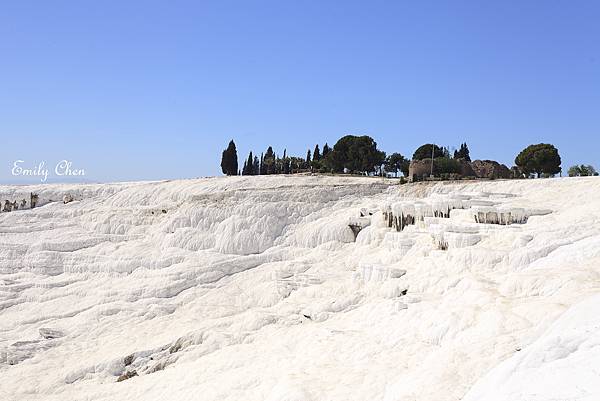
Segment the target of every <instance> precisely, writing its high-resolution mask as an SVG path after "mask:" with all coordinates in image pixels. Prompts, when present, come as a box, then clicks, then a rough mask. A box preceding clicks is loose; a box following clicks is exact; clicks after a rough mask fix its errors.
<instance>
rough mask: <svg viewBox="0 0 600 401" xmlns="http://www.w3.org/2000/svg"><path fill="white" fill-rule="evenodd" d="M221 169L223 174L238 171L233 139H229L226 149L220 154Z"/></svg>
mask: <svg viewBox="0 0 600 401" xmlns="http://www.w3.org/2000/svg"><path fill="white" fill-rule="evenodd" d="M221 170H222V171H223V174H227V175H236V174H237V172H238V159H237V150H236V148H235V143H234V142H233V139H232V140H231V141H229V145H228V146H227V149H225V150H224V151H223V154H222V156H221Z"/></svg>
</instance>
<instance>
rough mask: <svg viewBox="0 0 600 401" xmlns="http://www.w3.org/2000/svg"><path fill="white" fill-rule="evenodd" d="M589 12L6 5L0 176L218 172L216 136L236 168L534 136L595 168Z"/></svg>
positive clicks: (510, 151) (597, 87) (597, 143)
mask: <svg viewBox="0 0 600 401" xmlns="http://www.w3.org/2000/svg"><path fill="white" fill-rule="evenodd" d="M598 21H600V3H599V2H597V1H577V0H575V1H527V0H522V1H496V2H484V1H410V2H409V1H385V2H382V1H360V2H359V1H326V0H325V1H323V0H321V1H281V0H280V1H189V2H183V1H168V2H167V1H98V2H92V1H52V2H48V1H38V2H5V3H4V4H3V6H2V11H1V12H0V52H1V53H0V54H1V57H0V135H1V137H2V142H1V144H0V181H3V182H8V181H11V182H12V181H15V177H12V176H11V167H12V164H13V162H14V161H15V160H19V159H20V160H24V161H25V163H24V164H25V165H27V166H30V167H33V166H35V165H37V164H38V163H39V162H40V161H42V160H43V161H45V162H46V163H47V165H50V166H53V165H54V164H55V163H56V162H58V161H60V160H63V159H67V160H70V161H72V163H73V166H74V167H78V168H84V169H85V171H86V179H88V180H92V181H116V180H138V179H163V178H179V177H181V178H185V177H198V176H207V175H217V174H220V173H221V172H220V168H219V162H220V154H221V152H222V150H223V149H224V148H225V147H226V145H227V142H228V141H229V140H230V139H232V138H233V139H234V140H235V142H236V144H237V145H238V152H239V156H240V163H243V160H244V158H245V156H246V155H247V152H248V151H249V150H251V149H252V150H254V151H255V152H256V151H258V152H260V151H263V150H264V149H266V147H267V146H269V145H272V146H273V147H274V149H275V150H276V152H277V153H282V152H283V149H284V148H287V150H288V154H298V155H305V154H306V150H307V149H308V148H309V147H310V148H311V149H312V148H313V147H314V145H315V143H320V144H321V145H322V144H323V143H324V142H326V141H327V142H328V143H329V144H330V145H332V144H333V143H335V141H336V140H337V139H338V138H339V137H341V136H343V135H345V134H366V135H371V136H373V137H374V138H375V140H376V141H377V143H378V145H379V147H380V148H381V149H382V150H385V151H386V152H388V153H392V152H396V151H397V152H400V153H402V154H405V155H411V154H412V152H413V151H414V149H415V148H416V147H418V146H419V145H421V144H422V143H426V142H436V143H439V144H442V145H447V146H450V147H451V146H458V145H459V144H460V143H461V142H463V141H466V142H467V143H468V144H469V147H470V149H471V155H472V157H474V158H484V159H496V160H499V161H501V162H504V163H507V164H508V165H509V166H510V165H512V163H513V160H514V157H515V155H516V154H517V153H518V152H519V150H521V149H522V148H523V147H525V146H526V145H529V144H531V143H538V142H550V143H554V144H555V145H556V146H557V147H558V148H559V151H560V153H561V156H562V158H563V169H565V170H566V167H568V166H569V165H571V164H574V163H591V164H594V165H596V167H600V151H599V150H600V139H599V138H600V135H598V134H599V129H600V23H598ZM52 168H53V167H52ZM16 180H17V181H19V180H21V181H22V180H23V178H22V177H16Z"/></svg>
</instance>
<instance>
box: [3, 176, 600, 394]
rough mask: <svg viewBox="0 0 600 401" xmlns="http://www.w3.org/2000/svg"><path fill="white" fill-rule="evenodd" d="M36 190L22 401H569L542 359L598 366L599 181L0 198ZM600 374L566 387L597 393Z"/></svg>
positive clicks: (28, 254)
mask: <svg viewBox="0 0 600 401" xmlns="http://www.w3.org/2000/svg"><path fill="white" fill-rule="evenodd" d="M30 192H33V193H37V194H38V195H39V201H38V207H36V208H35V209H31V210H30V209H21V210H16V211H12V212H4V213H0V320H1V322H2V323H1V324H0V374H1V376H2V380H0V394H6V395H7V396H6V397H4V396H3V397H2V398H3V399H8V400H65V399H86V400H114V399H127V400H185V399H198V397H201V398H202V399H206V400H239V399H250V400H271V401H276V400H280V401H283V400H367V399H368V400H389V401H392V400H407V399H409V400H436V401H437V400H460V399H462V398H463V397H464V396H465V394H467V392H468V395H467V396H466V398H465V399H466V400H469V401H473V400H496V399H497V400H524V401H525V400H532V399H533V400H536V401H538V400H551V399H555V398H552V397H553V393H552V391H551V389H552V386H544V385H543V382H541V381H540V380H542V376H544V377H548V378H550V379H548V380H554V381H557V380H558V378H554V379H553V378H552V375H551V374H548V375H543V374H542V373H541V372H554V371H555V370H553V369H554V367H555V366H557V365H556V364H557V363H560V364H561V365H560V369H563V371H567V370H569V369H571V371H577V370H578V369H583V368H580V367H585V366H588V367H589V366H598V364H599V363H600V360H599V356H598V353H597V352H595V351H594V352H584V351H585V350H596V351H597V348H598V344H600V340H598V336H597V327H596V326H597V325H596V326H594V325H593V324H592V323H590V322H593V321H594V320H592V319H593V315H594V314H593V312H592V311H593V310H594V308H593V307H591V306H589V305H590V304H589V303H590V302H596V301H594V300H597V299H598V297H597V296H596V297H594V296H595V294H598V293H600V224H599V223H598V222H599V221H600V207H599V205H600V179H597V178H595V177H590V178H578V179H552V180H526V181H493V182H475V183H458V184H447V183H444V184H438V185H418V184H416V185H403V186H397V185H393V181H382V180H380V179H369V178H340V177H306V176H296V177H283V176H279V177H277V176H271V177H227V178H209V179H199V180H182V181H171V182H149V183H122V184H102V185H43V186H37V187H0V200H2V201H4V200H5V199H7V200H10V201H11V202H12V201H14V200H16V199H21V198H24V197H25V196H27V197H29V194H30ZM67 195H68V196H69V197H70V201H69V202H68V203H66V204H65V203H64V197H65V196H67ZM71 199H72V200H71ZM400 215H403V216H404V217H403V218H402V223H400V224H398V223H396V222H395V220H394V219H396V218H397V217H398V216H400ZM407 215H410V216H411V219H409V220H406V216H407ZM398 221H400V220H398ZM407 222H408V224H404V223H407ZM349 224H351V225H353V226H357V227H360V228H362V230H360V232H358V235H357V236H356V238H355V233H353V231H352V229H351V228H350V227H349ZM399 228H400V229H399ZM579 302H587V304H585V303H584V304H581V305H588V306H577V304H578V303H579ZM596 303H597V302H596ZM573 305H575V306H573ZM598 306H600V305H598ZM571 315H575V316H576V317H574V318H568V316H571ZM561 316H562V317H561ZM565 316H567V317H565ZM560 319H563V320H565V319H566V320H567V321H566V323H560V322H561V321H562V320H560ZM594 327H596V331H594V329H593V328H594ZM563 331H568V332H569V333H577V334H573V335H572V336H571V337H568V338H574V339H573V341H571V340H569V339H568V338H567V340H564V338H563V337H561V336H562V334H561V333H562V332H563ZM594 333H595V334H594ZM557 337H560V339H559V340H556V338H557ZM575 343H577V344H579V345H577V346H573V344H575ZM556 344H558V345H556ZM582 344H583V345H582ZM586 347H587V348H586ZM584 348H585V350H584ZM559 354H560V355H559ZM557 355H559V356H558V357H557ZM524 360H525V361H526V363H525V362H523V361H524ZM503 361H504V362H503ZM532 361H534V362H535V363H534V362H532ZM488 372H489V373H488ZM594 372H595V371H593V370H589V369H588V371H587V373H585V374H581V375H577V374H572V375H569V380H568V382H567V384H568V385H567V387H566V389H565V390H564V391H565V392H564V393H561V394H563V395H564V397H565V399H569V397H571V398H573V399H582V400H583V399H586V400H587V399H590V400H591V399H593V398H582V397H580V398H577V394H580V393H578V391H580V392H581V391H588V393H589V394H592V395H594V396H596V398H597V397H600V393H599V392H598V389H597V386H596V387H593V385H588V384H587V383H588V379H589V378H590V377H591V378H594V379H595V383H597V382H600V377H598V373H597V372H596V373H594ZM592 376H593V377H592ZM579 378H581V380H580V379H579ZM584 379H585V380H584ZM118 380H120V381H118ZM476 383H477V384H476ZM474 385H475V387H473V386H474ZM472 387H473V389H472V390H471V391H469V389H471V388H472ZM498 387H502V389H503V390H502V391H503V392H495V391H496V390H497V389H498ZM569 389H571V390H572V392H569V391H570V390H569ZM493 397H498V398H493ZM502 397H504V398H502ZM528 397H529V398H528ZM536 397H537V398H536Z"/></svg>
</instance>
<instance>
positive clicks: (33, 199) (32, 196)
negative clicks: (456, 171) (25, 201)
mask: <svg viewBox="0 0 600 401" xmlns="http://www.w3.org/2000/svg"><path fill="white" fill-rule="evenodd" d="M29 197H30V202H29V204H30V205H31V208H32V209H33V208H34V207H35V206H36V205H37V203H38V199H39V195H38V194H34V193H33V192H31V193H30V194H29Z"/></svg>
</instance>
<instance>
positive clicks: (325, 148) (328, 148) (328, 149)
mask: <svg viewBox="0 0 600 401" xmlns="http://www.w3.org/2000/svg"><path fill="white" fill-rule="evenodd" d="M329 152H331V148H330V147H329V145H327V142H325V146H323V155H322V156H321V157H325V156H327V155H328V154H329Z"/></svg>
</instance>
